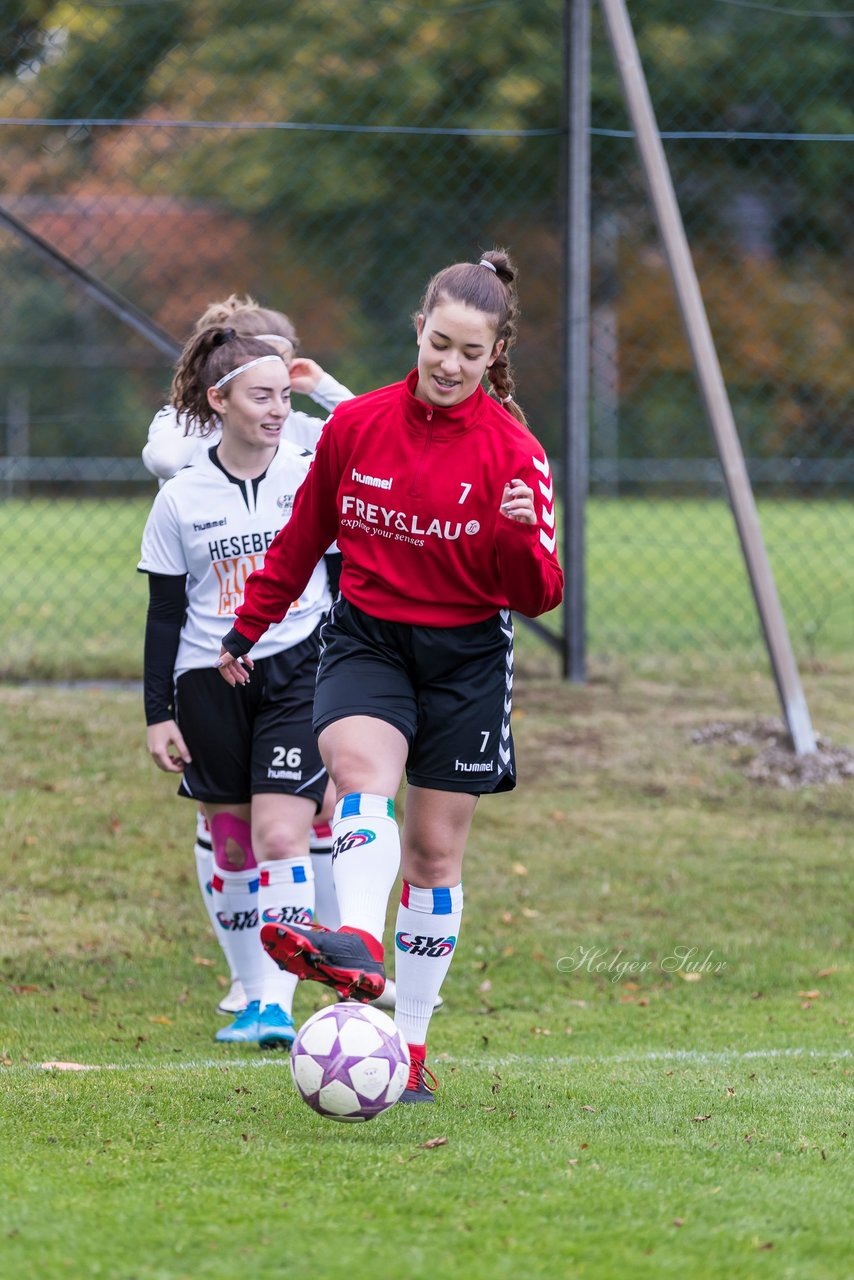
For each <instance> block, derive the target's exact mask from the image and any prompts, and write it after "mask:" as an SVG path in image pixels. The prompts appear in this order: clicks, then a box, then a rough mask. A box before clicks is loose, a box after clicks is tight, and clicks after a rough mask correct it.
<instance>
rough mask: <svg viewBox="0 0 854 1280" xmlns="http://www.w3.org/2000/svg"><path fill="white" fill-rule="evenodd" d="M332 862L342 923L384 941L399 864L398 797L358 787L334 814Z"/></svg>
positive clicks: (339, 805) (339, 802)
mask: <svg viewBox="0 0 854 1280" xmlns="http://www.w3.org/2000/svg"><path fill="white" fill-rule="evenodd" d="M332 834H333V837H334V842H333V845H332V865H333V874H334V876H335V894H336V897H337V898H338V910H339V913H340V916H341V925H342V926H343V927H345V928H348V929H358V930H360V931H362V932H364V933H369V934H370V935H371V936H372V937H374V938H376V939H377V940H378V941H379V942H382V936H383V932H384V929H385V916H386V908H387V907H388V897H389V894H390V893H391V890H392V886H393V885H394V882H395V880H396V879H397V873H398V870H399V869H400V831H399V829H398V826H397V823H396V822H395V820H394V800H392V799H390V798H389V797H388V796H372V795H365V794H363V793H361V792H354V793H353V794H352V795H348V796H345V797H344V799H343V800H339V801H338V804H337V805H336V806H335V814H334V817H333V819H332Z"/></svg>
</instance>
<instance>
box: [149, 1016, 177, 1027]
mask: <svg viewBox="0 0 854 1280" xmlns="http://www.w3.org/2000/svg"><path fill="white" fill-rule="evenodd" d="M148 1021H149V1022H156V1023H157V1025H158V1026H159V1027H171V1026H172V1019H171V1018H167V1017H166V1014H165V1013H152V1014H150V1015H149V1018H148Z"/></svg>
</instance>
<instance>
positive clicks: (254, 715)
mask: <svg viewBox="0 0 854 1280" xmlns="http://www.w3.org/2000/svg"><path fill="white" fill-rule="evenodd" d="M290 390H291V383H290V377H289V373H288V367H287V364H286V362H285V361H284V360H283V359H282V358H281V356H280V355H279V354H278V353H276V352H275V351H274V350H273V348H272V346H271V345H270V344H268V343H266V342H262V341H260V340H258V339H253V338H242V337H239V336H238V335H237V333H236V332H235V330H234V329H222V328H217V329H211V330H207V331H206V332H204V333H202V334H200V335H197V336H196V337H194V338H193V339H191V340H190V342H189V343H188V344H187V346H186V348H185V350H184V353H183V355H182V357H181V361H180V363H179V366H178V370H177V373H176V375H175V380H174V382H173V392H172V404H173V407H174V408H175V409H176V410H177V411H178V412H179V413H182V414H184V415H185V416H186V418H187V419H189V420H192V421H193V422H194V423H195V424H197V425H196V430H197V431H198V432H199V433H200V435H201V436H202V437H204V436H205V435H206V434H207V436H208V437H210V436H211V431H212V428H215V427H219V429H220V431H221V438H220V440H219V443H215V444H213V445H211V444H210V442H209V440H208V441H207V442H206V443H207V448H203V449H201V450H199V451H198V454H197V456H195V457H194V459H193V461H192V462H191V463H190V464H189V465H188V466H186V467H184V468H183V469H182V470H181V471H179V472H178V473H177V475H176V476H175V477H174V478H173V479H172V480H170V481H168V482H167V483H166V484H165V485H164V486H163V488H162V489H161V490H160V492H159V494H158V495H157V498H156V499H155V502H154V506H153V508H152V512H151V515H150V517H149V519H148V522H147V524H146V527H145V531H144V534H143V542H142V556H141V559H140V563H139V568H140V570H142V571H143V572H146V573H147V574H148V575H149V584H150V601H149V610H148V618H147V623H146V643H145V709H146V720H147V724H148V747H149V751H150V753H151V755H152V757H153V759H154V761H155V763H156V764H157V765H158V767H159V768H161V769H163V770H164V771H166V772H169V773H179V774H181V783H180V787H179V795H183V796H186V797H189V798H191V799H193V800H195V801H198V802H201V803H202V804H203V805H204V807H205V812H206V815H207V819H208V823H209V826H210V831H211V837H212V843H213V850H214V863H215V869H214V875H213V880H212V887H213V897H214V905H215V909H216V916H217V919H218V921H219V923H220V924H221V926H222V927H223V928H225V929H227V931H228V933H229V939H230V944H231V948H230V949H231V951H232V958H233V959H234V961H235V963H236V966H237V970H238V975H239V977H240V979H241V981H242V983H243V986H244V988H245V991H246V996H247V1000H248V1003H247V1006H246V1009H245V1010H244V1011H243V1012H242V1013H241V1014H239V1015H238V1017H237V1018H236V1019H235V1021H234V1023H233V1024H232V1025H231V1026H229V1027H225V1028H223V1029H221V1030H220V1031H219V1032H217V1036H216V1038H217V1039H218V1040H221V1041H227V1042H234V1041H237V1042H244V1043H247V1042H248V1043H260V1044H261V1045H262V1046H263V1047H268V1046H274V1045H283V1046H288V1045H289V1044H290V1043H291V1041H292V1040H293V1035H294V1029H293V1020H292V1016H291V1006H292V1000H293V992H294V988H295V986H296V980H295V979H294V978H293V977H292V976H291V975H288V974H286V973H283V972H282V971H281V970H279V969H278V968H277V966H276V965H275V964H274V963H273V962H272V961H271V960H270V959H269V957H268V956H267V955H266V953H265V952H264V950H263V948H262V947H261V945H260V941H259V922H262V921H266V922H273V921H281V922H285V921H297V920H301V921H304V922H305V921H310V920H311V919H312V918H313V914H314V883H313V872H312V865H311V860H310V857H309V850H308V840H309V831H310V829H311V825H312V821H313V820H314V818H315V816H316V814H317V812H318V811H319V809H320V806H321V804H322V801H323V796H324V792H325V789H326V783H327V775H326V772H325V770H324V768H323V764H322V762H321V760H320V756H319V753H318V750H317V745H316V741H315V738H314V734H313V732H312V728H311V709H312V698H313V691H314V677H315V670H316V665H317V656H318V648H319V645H318V629H319V624H320V621H321V619H322V618H323V616H324V615H325V613H326V612H327V610H328V609H329V607H330V604H331V597H330V592H329V587H328V583H327V578H326V573H325V570H324V568H323V566H322V564H321V565H319V566H318V567H317V568H316V569H315V571H314V573H313V574H312V576H311V578H310V580H309V582H308V584H307V585H306V588H305V590H304V591H303V592H302V593H301V594H300V598H299V600H297V601H295V602H294V603H293V605H292V607H291V608H290V610H289V611H288V613H287V615H286V617H285V618H284V619H283V620H282V622H281V623H279V624H278V625H277V626H276V627H274V628H271V629H270V632H269V633H268V635H267V636H266V637H265V641H264V643H263V645H262V646H259V651H260V656H261V661H260V663H256V670H255V672H254V674H253V679H252V682H251V684H250V685H247V686H245V687H243V688H242V689H241V690H239V691H236V692H237V696H236V697H235V696H234V693H235V691H231V690H229V689H228V687H227V686H226V685H224V684H223V682H222V681H221V680H219V678H218V676H217V675H216V673H215V672H214V671H213V670H212V662H213V660H214V658H215V656H216V654H217V653H218V651H219V637H220V635H221V632H222V627H223V622H224V620H226V619H228V618H230V617H231V615H232V614H233V612H234V609H235V608H236V606H237V605H238V604H239V603H240V601H241V599H242V592H243V584H244V582H245V580H246V578H247V576H248V575H249V573H251V572H252V571H253V570H254V569H255V568H258V567H260V565H261V564H262V563H263V559H264V554H265V551H266V549H267V547H268V546H269V545H270V543H271V542H272V540H273V537H274V536H275V534H276V533H277V532H278V530H279V529H280V528H281V527H282V526H283V525H284V524H286V523H287V521H288V520H289V518H290V514H291V510H292V506H293V501H294V496H295V494H296V490H297V488H298V487H299V485H300V483H301V482H302V480H303V479H304V477H305V475H306V473H307V471H308V466H309V463H310V461H311V454H310V453H309V452H308V451H306V450H305V449H303V448H301V447H299V446H297V445H294V444H291V443H290V442H289V441H287V440H286V439H284V426H285V423H286V421H287V419H288V416H289V413H290ZM259 668H260V669H259ZM211 676H213V679H211ZM221 691H222V692H221ZM223 692H224V693H225V694H226V695H227V696H225V697H223V696H222V694H223Z"/></svg>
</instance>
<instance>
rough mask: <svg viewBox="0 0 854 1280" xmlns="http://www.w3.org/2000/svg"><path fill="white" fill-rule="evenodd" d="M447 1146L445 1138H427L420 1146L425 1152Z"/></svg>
mask: <svg viewBox="0 0 854 1280" xmlns="http://www.w3.org/2000/svg"><path fill="white" fill-rule="evenodd" d="M447 1145H448V1139H447V1138H428V1139H427V1141H426V1142H422V1143H421V1144H420V1146H421V1147H422V1148H423V1150H425V1151H432V1149H433V1148H434V1147H446V1146H447Z"/></svg>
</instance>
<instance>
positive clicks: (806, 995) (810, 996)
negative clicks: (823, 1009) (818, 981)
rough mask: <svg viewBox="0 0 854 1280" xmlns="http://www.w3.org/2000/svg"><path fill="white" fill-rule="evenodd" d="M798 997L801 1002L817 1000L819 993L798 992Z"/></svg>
mask: <svg viewBox="0 0 854 1280" xmlns="http://www.w3.org/2000/svg"><path fill="white" fill-rule="evenodd" d="M798 995H799V996H800V997H801V999H802V1000H818V999H819V997H820V996H821V992H820V991H799V992H798Z"/></svg>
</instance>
